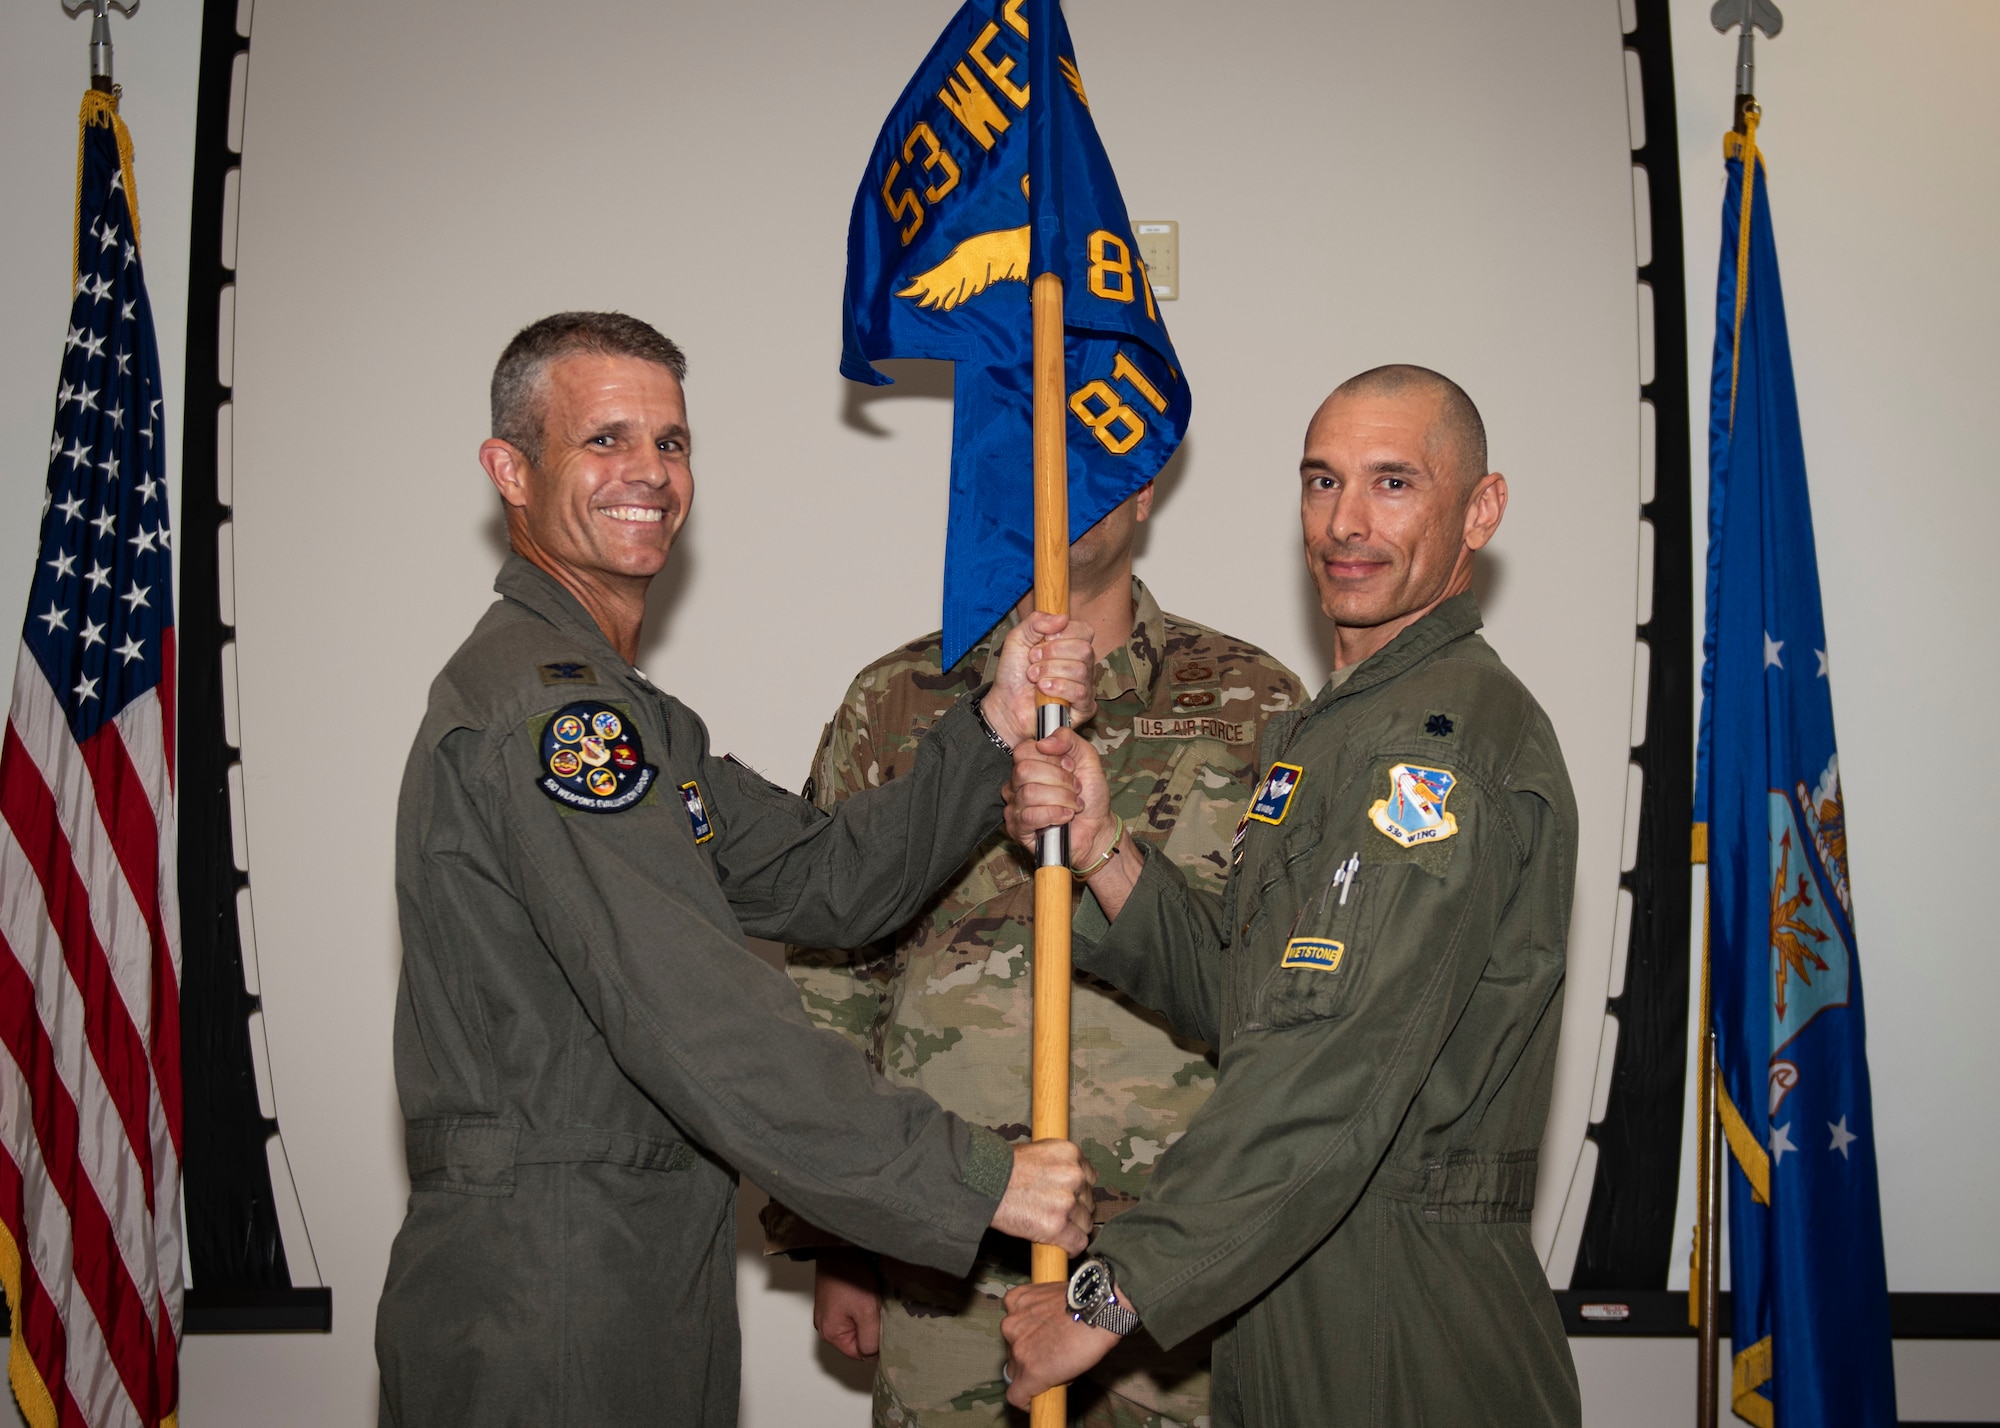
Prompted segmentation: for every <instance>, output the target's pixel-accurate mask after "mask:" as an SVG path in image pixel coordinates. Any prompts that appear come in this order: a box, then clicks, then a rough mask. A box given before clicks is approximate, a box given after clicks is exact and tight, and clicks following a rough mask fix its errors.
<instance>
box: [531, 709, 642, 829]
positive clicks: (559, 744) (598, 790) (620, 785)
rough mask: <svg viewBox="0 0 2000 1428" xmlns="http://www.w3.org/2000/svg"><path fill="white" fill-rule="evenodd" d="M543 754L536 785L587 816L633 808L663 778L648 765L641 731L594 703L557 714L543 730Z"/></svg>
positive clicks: (620, 716)
mask: <svg viewBox="0 0 2000 1428" xmlns="http://www.w3.org/2000/svg"><path fill="white" fill-rule="evenodd" d="M541 755H542V768H541V773H540V774H539V775H537V776H536V779H535V787H537V788H539V789H540V790H541V791H542V792H543V793H545V794H547V795H548V796H549V797H550V798H553V799H554V800H555V801H556V802H557V803H560V804H561V805H562V806H563V807H565V808H574V809H577V810H578V811H579V812H583V813H617V812H619V811H620V810H621V809H626V808H630V807H631V806H632V805H633V804H635V803H637V802H638V801H639V800H640V799H642V798H644V797H645V796H646V793H647V791H648V790H649V789H651V788H652V786H653V781H654V780H655V779H657V778H658V777H659V776H660V771H659V770H658V769H656V768H654V767H653V766H652V765H651V764H649V763H647V762H646V755H645V751H644V749H643V748H642V746H641V745H640V743H639V731H638V730H637V729H636V728H634V727H632V726H631V725H630V724H628V723H627V722H626V716H625V715H623V714H621V713H619V712H618V711H617V710H616V709H613V708H612V707H611V706H610V705H609V704H600V703H598V702H597V701H596V700H594V699H587V700H584V701H582V702H581V703H577V704H572V705H569V706H568V707H567V708H564V709H561V710H558V711H557V713H556V716H555V717H554V718H553V719H551V720H549V722H548V725H547V727H546V728H544V729H543V730H542V748H541Z"/></svg>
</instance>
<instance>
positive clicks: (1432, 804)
mask: <svg viewBox="0 0 2000 1428" xmlns="http://www.w3.org/2000/svg"><path fill="white" fill-rule="evenodd" d="M1457 785H1458V775H1457V774H1455V773H1453V772H1452V771H1451V770H1450V769H1431V768H1424V767H1423V766H1422V765H1420V764H1395V765H1392V766H1391V767H1390V769H1389V796H1388V797H1387V798H1378V799H1377V800H1375V805H1374V806H1373V807H1372V808H1370V809H1369V810H1368V821H1369V822H1370V823H1373V824H1374V825H1375V830H1376V831H1377V832H1378V833H1380V834H1382V836H1383V837H1385V838H1387V839H1388V840H1389V841H1390V842H1392V843H1395V844H1396V845H1397V846H1398V847H1403V848H1415V847H1419V846H1421V845H1423V844H1425V843H1442V842H1443V841H1444V840H1445V839H1447V838H1450V837H1454V836H1455V835H1456V834H1457V833H1458V819H1457V818H1456V817H1454V816H1453V815H1452V814H1449V813H1447V812H1445V807H1444V805H1445V800H1446V799H1448V798H1450V797H1451V791H1452V789H1453V788H1455V787H1457Z"/></svg>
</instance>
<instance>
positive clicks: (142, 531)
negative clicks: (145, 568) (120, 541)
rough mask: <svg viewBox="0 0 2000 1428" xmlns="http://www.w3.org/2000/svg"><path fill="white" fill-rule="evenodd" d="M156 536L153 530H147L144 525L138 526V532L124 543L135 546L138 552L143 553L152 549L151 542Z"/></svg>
mask: <svg viewBox="0 0 2000 1428" xmlns="http://www.w3.org/2000/svg"><path fill="white" fill-rule="evenodd" d="M157 538H158V537H156V536H155V535H154V534H153V532H151V531H149V530H147V529H146V528H145V527H144V526H140V527H139V534H137V535H135V536H133V537H132V539H131V540H130V541H128V542H126V544H128V545H134V546H137V547H138V548H139V554H141V555H144V554H145V553H146V552H147V551H149V550H151V549H153V542H154V541H155V540H156V539H157Z"/></svg>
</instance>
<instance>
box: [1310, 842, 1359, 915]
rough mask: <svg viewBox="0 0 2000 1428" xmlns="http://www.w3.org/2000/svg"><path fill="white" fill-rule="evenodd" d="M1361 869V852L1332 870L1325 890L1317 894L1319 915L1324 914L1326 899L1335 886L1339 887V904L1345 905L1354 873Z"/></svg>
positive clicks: (1351, 886)
mask: <svg viewBox="0 0 2000 1428" xmlns="http://www.w3.org/2000/svg"><path fill="white" fill-rule="evenodd" d="M1360 871H1361V854H1359V853H1354V854H1352V855H1350V856H1349V858H1348V859H1347V861H1346V862H1344V863H1342V864H1341V865H1340V866H1339V867H1337V868H1335V869H1334V870H1333V880H1332V881H1331V882H1329V883H1328V884H1327V885H1326V891H1325V892H1323V893H1321V894H1320V895H1319V911H1320V915H1321V916H1322V917H1324V916H1325V915H1326V900H1327V899H1328V898H1330V897H1332V896H1333V890H1334V889H1335V888H1339V889H1340V906H1342V907H1346V906H1347V894H1348V893H1349V892H1350V891H1352V889H1353V887H1354V875H1355V874H1356V873H1358V872H1360Z"/></svg>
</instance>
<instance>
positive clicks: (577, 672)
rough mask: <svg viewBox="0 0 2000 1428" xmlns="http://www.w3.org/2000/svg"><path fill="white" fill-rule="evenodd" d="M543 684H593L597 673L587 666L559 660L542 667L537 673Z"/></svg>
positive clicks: (595, 681) (577, 662) (572, 661)
mask: <svg viewBox="0 0 2000 1428" xmlns="http://www.w3.org/2000/svg"><path fill="white" fill-rule="evenodd" d="M537 673H539V674H540V675H541V676H542V683H544V684H595V683H597V671H596V670H594V669H592V668H591V667H590V666H589V665H587V664H584V663H582V662H581V661H578V660H573V659H559V660H556V661H554V662H552V663H550V664H545V665H543V666H542V667H541V668H540V669H539V670H538V671H537Z"/></svg>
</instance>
